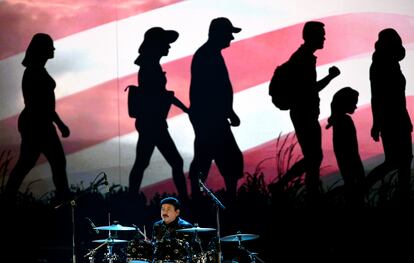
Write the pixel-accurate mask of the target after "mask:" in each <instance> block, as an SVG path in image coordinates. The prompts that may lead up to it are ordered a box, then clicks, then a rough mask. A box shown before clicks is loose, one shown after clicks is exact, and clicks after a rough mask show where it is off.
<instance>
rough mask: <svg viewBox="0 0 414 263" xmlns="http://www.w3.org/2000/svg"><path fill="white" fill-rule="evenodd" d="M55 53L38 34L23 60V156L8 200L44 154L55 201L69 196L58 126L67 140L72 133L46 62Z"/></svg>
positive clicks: (20, 127) (47, 38) (49, 40)
mask: <svg viewBox="0 0 414 263" xmlns="http://www.w3.org/2000/svg"><path fill="white" fill-rule="evenodd" d="M54 50H55V47H54V46H53V40H52V38H51V37H50V36H49V35H47V34H44V33H37V34H35V35H34V36H33V38H32V40H31V41H30V44H29V46H28V48H27V50H26V54H25V57H24V59H23V61H22V65H23V66H24V67H26V69H25V71H24V73H23V79H22V91H23V99H24V109H23V111H22V112H21V113H20V115H19V119H18V130H19V132H20V136H21V144H20V155H19V159H18V160H17V163H16V165H15V167H14V168H13V170H12V171H11V172H10V176H9V180H8V182H7V185H6V189H5V195H6V197H7V198H9V199H11V200H14V198H15V197H16V194H17V192H18V190H19V187H20V185H21V184H22V182H23V180H24V177H25V176H26V175H27V174H28V173H29V172H30V170H31V169H32V168H33V167H34V166H35V165H36V162H37V160H38V159H39V157H40V154H41V153H43V154H44V155H45V157H46V159H47V160H48V161H49V164H50V167H51V169H52V179H53V183H54V185H55V187H56V198H57V199H59V200H64V199H66V198H69V197H70V190H69V186H68V178H67V174H66V158H65V153H64V150H63V146H62V144H61V142H60V139H59V135H58V134H57V132H56V127H55V125H56V126H57V128H58V129H59V130H60V132H61V134H62V137H64V138H66V137H68V136H69V135H70V130H69V128H68V126H66V125H65V123H64V122H63V121H62V120H61V119H60V117H59V115H58V113H57V112H56V110H55V108H56V99H55V93H54V89H55V88H56V82H55V80H54V79H53V78H52V77H51V76H50V75H49V73H48V72H47V70H46V68H45V65H46V62H47V61H48V60H49V59H52V58H53V57H54Z"/></svg>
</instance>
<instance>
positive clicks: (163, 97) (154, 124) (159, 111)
mask: <svg viewBox="0 0 414 263" xmlns="http://www.w3.org/2000/svg"><path fill="white" fill-rule="evenodd" d="M138 83H139V88H140V89H141V90H142V93H141V97H140V99H141V100H140V101H138V102H137V103H138V104H139V108H140V110H139V114H138V117H137V122H136V126H137V129H142V128H143V129H150V130H154V129H155V130H158V129H163V128H167V127H168V125H167V121H166V118H167V115H168V112H169V110H170V106H171V103H172V98H173V96H172V94H173V93H171V92H168V91H167V89H166V84H167V77H166V75H165V72H164V71H163V70H162V67H161V65H160V64H159V63H157V62H153V61H150V60H148V61H147V60H143V61H141V62H140V69H139V71H138Z"/></svg>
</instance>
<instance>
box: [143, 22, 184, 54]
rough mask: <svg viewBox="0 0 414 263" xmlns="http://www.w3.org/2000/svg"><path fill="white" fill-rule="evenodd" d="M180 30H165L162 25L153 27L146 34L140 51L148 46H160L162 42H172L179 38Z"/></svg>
mask: <svg viewBox="0 0 414 263" xmlns="http://www.w3.org/2000/svg"><path fill="white" fill-rule="evenodd" d="M178 35H179V34H178V32H177V31H174V30H165V29H163V28H161V27H152V28H150V29H148V30H147V32H145V34H144V41H143V42H142V44H141V46H140V47H139V50H138V51H139V53H141V52H145V49H146V48H150V47H151V46H159V45H160V44H165V43H167V44H170V43H173V42H175V41H176V40H177V38H178Z"/></svg>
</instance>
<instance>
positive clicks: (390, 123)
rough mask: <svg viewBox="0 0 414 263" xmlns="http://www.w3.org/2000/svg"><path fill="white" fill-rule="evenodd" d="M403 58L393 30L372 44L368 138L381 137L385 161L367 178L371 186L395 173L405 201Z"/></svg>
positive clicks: (408, 156) (407, 142)
mask: <svg viewBox="0 0 414 263" xmlns="http://www.w3.org/2000/svg"><path fill="white" fill-rule="evenodd" d="M404 57H405V49H404V47H403V45H402V40H401V37H400V36H399V35H398V33H397V31H395V30H394V29H392V28H387V29H384V30H382V31H381V32H380V33H379V35H378V40H377V42H376V43H375V52H374V54H373V55H372V64H371V67H370V81H371V107H372V116H373V124H372V128H371V136H372V138H373V139H374V141H376V142H378V141H379V138H380V137H381V141H382V145H383V148H384V154H385V161H384V162H383V163H382V164H380V165H379V166H377V167H375V168H374V169H373V170H372V171H371V172H370V173H369V174H368V176H367V183H368V187H371V186H373V185H374V184H375V182H377V181H378V180H379V179H381V178H383V177H384V176H385V175H386V174H387V173H389V172H391V171H393V170H397V171H398V194H399V197H400V198H402V199H406V198H407V197H408V195H409V192H410V180H411V178H410V177H411V160H412V156H413V153H412V138H411V132H412V131H413V125H412V123H411V120H410V116H409V114H408V111H407V107H406V99H405V85H406V80H405V77H404V75H403V73H402V72H401V69H400V64H399V62H400V61H401V60H402V59H404Z"/></svg>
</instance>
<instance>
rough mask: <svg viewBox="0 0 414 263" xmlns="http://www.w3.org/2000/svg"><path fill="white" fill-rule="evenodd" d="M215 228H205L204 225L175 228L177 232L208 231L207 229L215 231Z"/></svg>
mask: <svg viewBox="0 0 414 263" xmlns="http://www.w3.org/2000/svg"><path fill="white" fill-rule="evenodd" d="M215 230H216V229H215V228H206V227H198V226H197V227H190V228H183V229H177V230H176V231H177V232H209V231H215Z"/></svg>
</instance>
